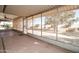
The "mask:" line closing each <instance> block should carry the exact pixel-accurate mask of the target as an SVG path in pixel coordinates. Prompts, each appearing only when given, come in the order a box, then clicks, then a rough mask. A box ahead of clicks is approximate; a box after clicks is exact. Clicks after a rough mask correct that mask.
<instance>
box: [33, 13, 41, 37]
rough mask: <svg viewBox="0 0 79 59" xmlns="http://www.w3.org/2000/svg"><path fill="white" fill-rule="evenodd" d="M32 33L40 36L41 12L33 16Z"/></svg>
mask: <svg viewBox="0 0 79 59" xmlns="http://www.w3.org/2000/svg"><path fill="white" fill-rule="evenodd" d="M33 34H34V35H37V36H41V14H39V15H36V16H33Z"/></svg>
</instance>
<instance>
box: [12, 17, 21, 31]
mask: <svg viewBox="0 0 79 59" xmlns="http://www.w3.org/2000/svg"><path fill="white" fill-rule="evenodd" d="M13 29H15V30H19V31H23V18H19V19H16V20H14V21H13Z"/></svg>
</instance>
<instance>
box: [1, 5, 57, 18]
mask: <svg viewBox="0 0 79 59" xmlns="http://www.w3.org/2000/svg"><path fill="white" fill-rule="evenodd" d="M57 6H58V5H7V6H6V8H5V10H4V13H5V14H11V15H16V16H26V17H27V16H30V15H33V14H36V13H40V12H43V11H46V10H49V9H52V8H55V7H57ZM3 8H4V6H3V5H0V12H3Z"/></svg>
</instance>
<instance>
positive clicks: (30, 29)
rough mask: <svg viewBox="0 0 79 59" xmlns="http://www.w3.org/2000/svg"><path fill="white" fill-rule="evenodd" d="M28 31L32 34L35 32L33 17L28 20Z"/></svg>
mask: <svg viewBox="0 0 79 59" xmlns="http://www.w3.org/2000/svg"><path fill="white" fill-rule="evenodd" d="M27 25H28V26H27V30H28V33H30V34H32V31H33V22H32V17H29V18H27Z"/></svg>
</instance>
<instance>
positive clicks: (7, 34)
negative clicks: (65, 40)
mask: <svg viewBox="0 0 79 59" xmlns="http://www.w3.org/2000/svg"><path fill="white" fill-rule="evenodd" d="M2 40H3V44H4V46H3V44H2ZM0 52H6V53H70V52H71V51H69V50H66V49H63V48H61V47H58V46H55V45H52V44H49V43H46V42H44V41H41V40H39V39H35V38H33V37H30V36H28V35H22V34H21V33H17V32H15V31H3V32H0Z"/></svg>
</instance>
